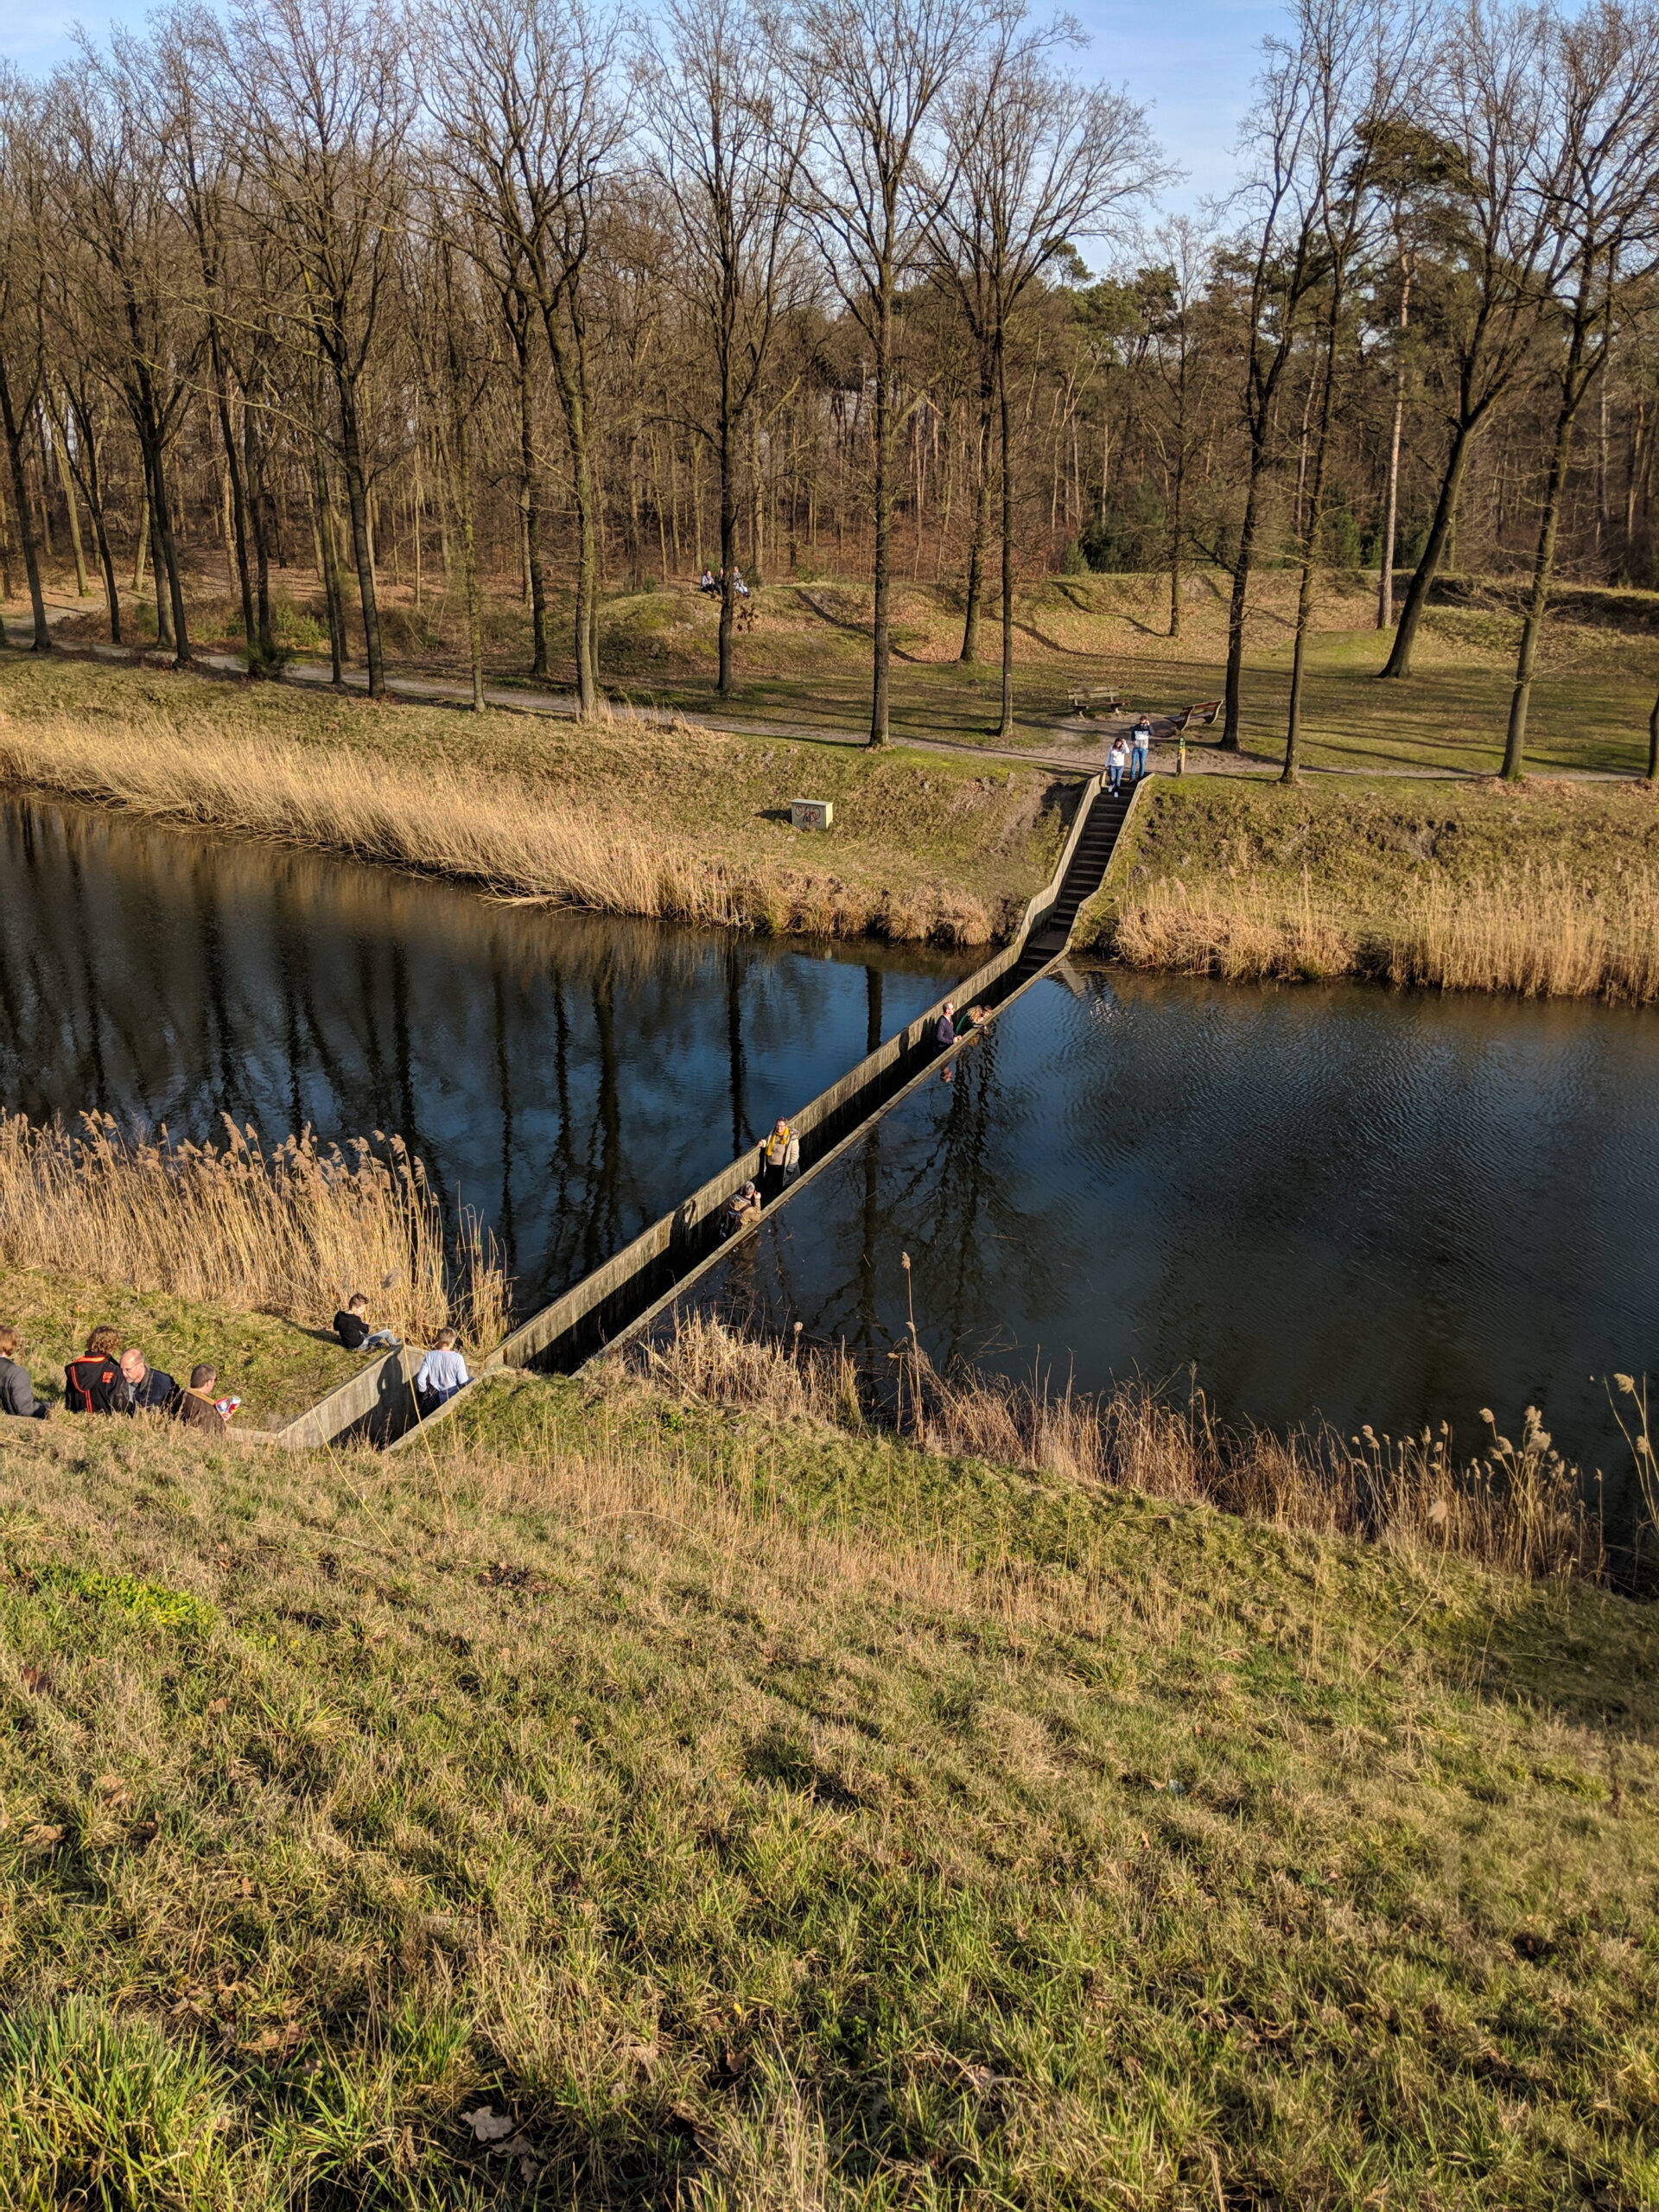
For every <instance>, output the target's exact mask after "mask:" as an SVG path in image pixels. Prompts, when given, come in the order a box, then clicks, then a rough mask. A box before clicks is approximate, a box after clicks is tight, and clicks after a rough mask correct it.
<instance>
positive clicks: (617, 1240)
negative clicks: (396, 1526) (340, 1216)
mask: <svg viewBox="0 0 1659 2212" xmlns="http://www.w3.org/2000/svg"><path fill="white" fill-rule="evenodd" d="M0 883H3V907H0V1104H3V1105H5V1106H7V1107H9V1108H10V1109H13V1110H16V1109H19V1108H21V1109H22V1110H23V1111H25V1112H27V1113H29V1114H31V1115H34V1116H51V1115H53V1114H59V1115H61V1116H63V1117H64V1119H65V1120H66V1121H68V1122H73V1118H74V1116H76V1115H78V1114H79V1112H80V1111H81V1110H82V1109H86V1108H90V1107H96V1108H99V1109H103V1110H104V1111H105V1112H108V1113H111V1114H113V1115H114V1116H116V1118H117V1119H118V1122H121V1123H122V1125H123V1126H124V1127H125V1128H132V1127H134V1126H137V1125H140V1124H142V1125H143V1126H144V1127H146V1128H150V1129H152V1130H153V1129H155V1128H158V1127H159V1126H160V1125H161V1124H162V1123H163V1122H165V1123H166V1124H167V1125H168V1128H170V1129H171V1130H172V1131H173V1132H174V1134H175V1135H177V1136H181V1137H192V1138H196V1139H200V1138H204V1137H210V1136H215V1135H219V1134H220V1131H219V1121H218V1117H219V1115H220V1114H221V1113H222V1112H229V1113H232V1114H233V1115H234V1116H236V1117H237V1118H238V1121H242V1122H250V1121H251V1122H253V1123H254V1125H255V1126H256V1127H257V1128H258V1129H259V1131H260V1132H261V1134H262V1135H264V1136H265V1137H266V1138H267V1139H270V1140H273V1141H274V1140H276V1139H277V1138H279V1137H283V1136H285V1135H287V1134H288V1133H289V1130H291V1129H297V1128H302V1127H303V1126H304V1125H305V1124H306V1123H307V1122H309V1123H311V1124H312V1125H313V1126H314V1127H315V1128H316V1130H317V1131H318V1133H319V1134H320V1135H321V1136H323V1137H324V1138H326V1139H334V1138H339V1137H351V1136H356V1135H367V1134H368V1133H369V1132H370V1131H371V1130H372V1129H377V1128H378V1129H385V1130H387V1131H393V1130H395V1131H397V1132H398V1133H400V1134H401V1135H404V1136H405V1137H406V1138H408V1139H409V1141H410V1143H411V1144H412V1145H413V1147H415V1149H416V1151H417V1152H418V1153H419V1154H421V1156H422V1158H423V1159H424V1160H425V1161H426V1163H427V1166H428V1168H429V1173H431V1175H432V1178H433V1180H434V1182H435V1185H436V1186H437V1188H438V1190H439V1191H440V1192H441V1194H442V1197H443V1198H444V1199H445V1201H446V1203H447V1204H448V1205H454V1204H455V1203H456V1202H458V1201H459V1202H461V1203H464V1204H467V1205H473V1206H475V1207H476V1208H477V1209H478V1210H479V1211H480V1214H481V1215H482V1216H483V1217H484V1218H485V1219H486V1221H487V1222H488V1223H489V1224H491V1225H492V1226H493V1228H494V1229H495V1230H496V1231H497V1233H498V1235H499V1237H500V1238H501V1240H502V1243H503V1245H504V1247H505V1252H506V1255H507V1259H508V1262H509V1265H510V1267H511V1268H512V1271H513V1272H514V1274H516V1275H517V1276H518V1287H519V1306H520V1310H521V1311H524V1310H528V1308H529V1307H530V1306H534V1305H536V1304H539V1303H541V1302H542V1300H543V1297H544V1296H546V1295H548V1294H551V1293H552V1292H553V1291H556V1290H558V1289H561V1288H563V1287H564V1286H565V1285H566V1284H567V1283H569V1282H570V1281H575V1280H576V1279H577V1278H578V1277H580V1276H581V1275H582V1274H585V1273H586V1272H587V1271H588V1268H592V1267H594V1266H597V1265H598V1264H599V1262H601V1261H602V1260H604V1259H606V1258H607V1257H608V1256H609V1255H610V1254H611V1253H613V1251H615V1250H617V1249H619V1248H620V1246H621V1245H623V1244H625V1243H626V1242H627V1241H628V1239H629V1238H630V1237H632V1236H636V1235H637V1234H638V1233H639V1230H642V1229H643V1228H645V1226H646V1225H647V1224H649V1223H651V1222H652V1221H654V1220H656V1218H657V1217H658V1215H659V1214H662V1213H664V1212H666V1211H668V1210H669V1208H670V1207H671V1206H672V1205H676V1204H677V1201H678V1200H679V1199H680V1198H682V1197H683V1196H684V1194H685V1192H687V1191H689V1190H691V1189H694V1188H695V1187H696V1185H697V1184H699V1183H701V1182H702V1181H704V1180H705V1179H707V1178H708V1177H709V1175H712V1174H713V1173H715V1171H716V1170H717V1169H719V1168H721V1167H723V1166H725V1165H726V1163H727V1161H728V1160H730V1159H731V1158H732V1157H733V1155H734V1154H735V1153H737V1152H740V1151H741V1150H742V1149H743V1147H745V1146H746V1145H747V1144H748V1143H750V1142H752V1141H753V1140H754V1138H755V1137H756V1136H758V1135H760V1133H761V1132H762V1131H763V1130H764V1129H765V1128H768V1127H769V1126H770V1125H771V1122H772V1121H773V1120H774V1119H775V1118H776V1116H778V1115H779V1114H780V1113H789V1112H792V1111H793V1110H794V1109H796V1108H797V1107H799V1106H802V1105H804V1104H805V1103H806V1102H807V1100H808V1099H810V1098H811V1097H814V1096H816V1095H817V1092H818V1091H819V1090H822V1089H823V1087H824V1086H825V1085H826V1084H829V1083H832V1082H834V1081H835V1079H836V1077H838V1076H840V1075H841V1074H842V1072H843V1071H845V1070H846V1069H847V1068H848V1067H849V1066H851V1065H853V1063H854V1062H855V1061H856V1060H857V1059H859V1058H861V1056H862V1054H863V1053H864V1052H867V1051H868V1049H869V1047H870V1045H871V1043H872V1042H873V1041H879V1039H880V1038H881V1037H882V1036H885V1035H887V1034H888V1033H891V1032H892V1031H893V1029H895V1028H897V1027H899V1026H900V1025H901V1024H902V1023H904V1022H906V1021H908V1020H911V1019H912V1016H914V1015H915V1014H919V1013H920V1012H922V1010H923V1009H924V1008H925V1007H928V1006H931V1004H932V1003H933V1001H935V1000H936V999H937V998H938V996H939V995H940V994H941V992H942V991H943V990H944V988H946V987H947V986H948V984H949V983H950V981H951V980H952V979H953V978H954V977H956V976H958V975H960V974H961V973H962V970H963V965H964V962H963V957H961V956H960V955H951V954H944V953H936V952H931V951H928V950H923V949H911V950H905V951H888V950H884V949H883V948H881V947H880V946H876V945H869V944H861V945H858V946H856V947H853V948H849V947H847V946H844V945H829V944H811V945H803V944H800V943H799V942H798V941H793V942H791V943H790V944H786V945H785V944H769V943H766V942H764V941H762V940H759V939H754V938H735V937H730V936H727V935H723V934H721V933H718V932H715V931H702V930H690V929H683V928H677V927H674V926H671V925H663V924H656V923H651V922H630V921H619V920H615V919H612V918H601V917H599V916H595V915H584V914H572V913H568V912H556V911H550V910H548V909H545V908H540V907H513V906H503V905H499V904H493V903H491V902H490V901H488V900H486V899H482V898H480V897H478V896H477V895H476V894H474V893H471V892H467V891H463V890H458V889H455V888H454V887H451V886H448V885H444V884H439V883H428V882H423V881H420V880H416V879H414V878H412V877H410V876H404V875H399V874H395V873H394V872H392V871H390V870H386V869H380V868H359V867H353V866H352V865H350V864H349V863H345V862H338V861H328V860H323V859H319V858H317V857H315V856H314V855H308V854H299V853H289V852H284V851H283V850H281V849H277V848H274V847H270V846H263V845H248V844H234V843H218V842H213V841H211V840H209V839H207V838H205V837H197V836H180V835H178V834H175V833H174V832H171V831H168V830H160V829H150V828H147V827H145V826H144V825H143V824H141V823H133V822H128V821H125V820H124V819H123V818H122V817H120V816H118V815H110V814H105V813H99V812H93V811H90V810H79V809H75V808H62V807H59V806H55V805H45V804H37V803H35V802H33V801H29V800H24V799H20V798H16V797H12V798H8V799H5V800H3V801H0Z"/></svg>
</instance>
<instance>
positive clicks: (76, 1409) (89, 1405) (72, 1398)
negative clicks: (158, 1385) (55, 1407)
mask: <svg viewBox="0 0 1659 2212" xmlns="http://www.w3.org/2000/svg"><path fill="white" fill-rule="evenodd" d="M63 1402H64V1404H65V1406H66V1407H67V1408H68V1410H69V1411H70V1412H71V1413H72V1414H124V1413H125V1411H126V1410H127V1386H126V1384H125V1383H124V1382H123V1381H122V1379H121V1339H120V1338H119V1337H118V1335H117V1334H116V1332H115V1331H114V1330H113V1329H111V1328H110V1327H109V1326H108V1325H100V1326H99V1327H98V1328H96V1329H94V1330H93V1331H92V1335H91V1336H90V1337H88V1338H87V1339H86V1351H84V1352H83V1353H82V1354H81V1356H80V1357H79V1359H72V1360H71V1361H70V1362H69V1364H68V1365H67V1367H66V1368H65V1369H64V1370H63Z"/></svg>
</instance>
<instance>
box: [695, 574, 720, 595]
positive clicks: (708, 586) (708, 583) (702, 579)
mask: <svg viewBox="0 0 1659 2212" xmlns="http://www.w3.org/2000/svg"><path fill="white" fill-rule="evenodd" d="M697 589H698V590H699V591H708V592H717V591H718V590H719V589H720V586H719V585H718V584H717V583H716V582H715V572H714V570H713V569H704V570H703V572H702V575H700V576H699V577H698V578H697Z"/></svg>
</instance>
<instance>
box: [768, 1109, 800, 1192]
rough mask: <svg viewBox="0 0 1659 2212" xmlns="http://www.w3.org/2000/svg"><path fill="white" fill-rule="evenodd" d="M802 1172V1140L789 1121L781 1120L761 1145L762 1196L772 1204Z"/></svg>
mask: <svg viewBox="0 0 1659 2212" xmlns="http://www.w3.org/2000/svg"><path fill="white" fill-rule="evenodd" d="M800 1172H801V1141H800V1138H799V1137H798V1135H796V1133H795V1131H794V1130H793V1129H792V1128H791V1126H790V1124H789V1123H788V1122H779V1123H778V1124H777V1125H776V1127H775V1128H773V1130H772V1135H770V1136H769V1137H768V1138H767V1139H766V1142H765V1144H763V1145H762V1146H761V1147H760V1196H761V1199H762V1201H763V1203H764V1204H766V1205H771V1204H772V1200H773V1199H774V1198H780V1197H781V1196H782V1195H783V1192H784V1187H785V1185H786V1184H789V1183H792V1182H793V1181H794V1180H795V1178H796V1177H797V1176H798V1174H799V1173H800Z"/></svg>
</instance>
